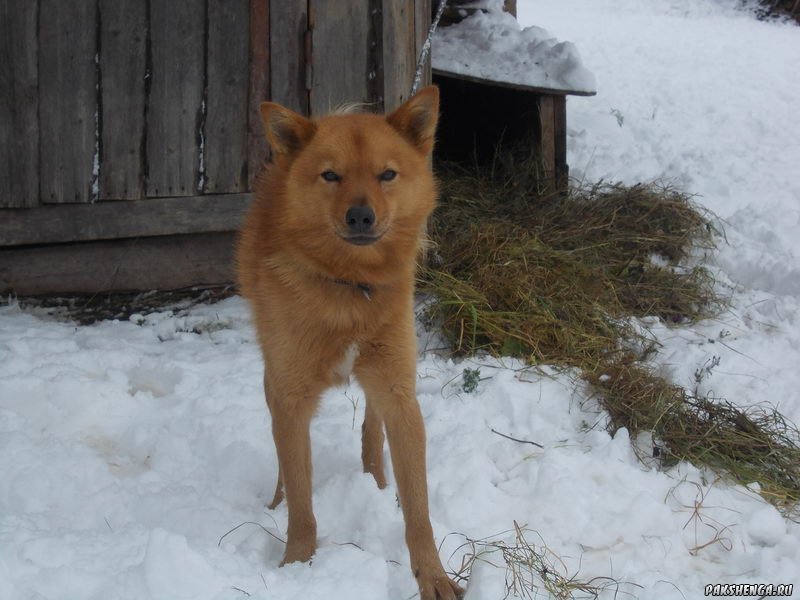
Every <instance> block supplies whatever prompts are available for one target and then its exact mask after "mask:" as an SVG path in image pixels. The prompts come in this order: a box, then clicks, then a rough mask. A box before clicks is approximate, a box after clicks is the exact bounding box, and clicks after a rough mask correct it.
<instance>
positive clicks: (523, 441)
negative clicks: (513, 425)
mask: <svg viewBox="0 0 800 600" xmlns="http://www.w3.org/2000/svg"><path fill="white" fill-rule="evenodd" d="M491 432H492V433H496V434H497V435H499V436H500V437H504V438H506V439H507V440H511V441H512V442H519V443H520V444H530V445H531V446H536V447H537V448H544V446H542V445H541V444H538V443H536V442H532V441H530V440H520V439H517V438H515V437H511V436H510V435H506V434H505V433H500V432H499V431H495V430H494V429H492V430H491Z"/></svg>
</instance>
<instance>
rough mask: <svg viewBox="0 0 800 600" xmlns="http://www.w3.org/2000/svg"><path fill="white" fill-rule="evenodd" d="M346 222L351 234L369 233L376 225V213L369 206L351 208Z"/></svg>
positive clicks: (345, 217) (345, 218)
mask: <svg viewBox="0 0 800 600" xmlns="http://www.w3.org/2000/svg"><path fill="white" fill-rule="evenodd" d="M344 220H345V222H346V223H347V228H348V229H349V230H350V233H369V232H370V231H371V230H372V226H373V225H375V211H373V210H372V209H371V208H370V207H369V206H351V207H350V208H348V209H347V214H345V216H344Z"/></svg>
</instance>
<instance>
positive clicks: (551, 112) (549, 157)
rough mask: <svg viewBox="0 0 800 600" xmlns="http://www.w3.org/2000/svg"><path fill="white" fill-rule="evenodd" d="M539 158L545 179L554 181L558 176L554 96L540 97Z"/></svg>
mask: <svg viewBox="0 0 800 600" xmlns="http://www.w3.org/2000/svg"><path fill="white" fill-rule="evenodd" d="M537 102H538V104H539V124H540V127H541V129H540V136H539V156H540V159H541V161H542V166H543V168H544V174H545V177H546V178H548V179H554V178H555V175H556V137H555V135H556V132H555V107H554V104H555V102H554V100H553V96H539V97H538V99H537Z"/></svg>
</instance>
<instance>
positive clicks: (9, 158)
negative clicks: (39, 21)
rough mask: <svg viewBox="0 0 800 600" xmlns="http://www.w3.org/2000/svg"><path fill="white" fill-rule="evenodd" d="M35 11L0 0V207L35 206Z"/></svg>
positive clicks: (33, 5) (31, 4)
mask: <svg viewBox="0 0 800 600" xmlns="http://www.w3.org/2000/svg"><path fill="white" fill-rule="evenodd" d="M37 10H38V5H37V2H35V1H28V2H18V1H15V0H0V57H2V59H0V140H2V142H0V207H25V206H36V205H37V204H39V116H38V110H39V81H38V65H37V40H38V32H37V30H36V16H37Z"/></svg>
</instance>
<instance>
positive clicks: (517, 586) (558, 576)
mask: <svg viewBox="0 0 800 600" xmlns="http://www.w3.org/2000/svg"><path fill="white" fill-rule="evenodd" d="M509 533H513V534H514V539H513V541H511V542H506V541H504V540H503V539H502V538H503V537H507V535H506V534H509ZM531 535H538V534H537V533H536V532H533V531H531V530H530V529H528V528H527V527H525V526H520V525H518V524H517V522H516V521H515V522H514V530H513V531H512V532H503V533H501V534H497V535H496V536H491V537H490V538H485V539H479V540H476V539H472V538H469V537H466V536H464V537H465V542H464V543H463V544H461V546H459V548H458V549H457V550H456V552H458V551H460V550H465V552H464V556H463V558H462V561H461V565H460V566H459V568H458V570H457V571H456V572H455V573H453V576H454V578H455V579H456V580H457V581H464V580H467V579H468V576H469V574H470V573H471V572H472V569H473V568H474V567H475V563H476V562H483V563H486V564H488V565H491V566H493V567H495V568H498V569H503V570H504V571H505V587H506V589H505V596H504V598H511V597H513V598H528V599H530V600H534V599H536V598H551V599H555V600H579V599H584V598H585V599H591V600H595V599H596V598H598V597H599V596H600V594H601V593H602V592H603V591H605V590H608V589H613V590H614V591H615V592H616V593H620V592H621V591H622V590H621V587H627V586H634V587H638V586H636V585H635V584H627V586H623V584H621V583H620V582H619V581H617V580H615V579H612V578H610V577H595V578H592V579H588V580H587V579H581V578H580V577H578V575H577V574H576V573H570V572H569V568H568V567H567V564H566V563H565V562H564V560H563V559H562V558H561V557H560V556H559V555H558V554H556V553H555V552H553V551H552V550H551V549H550V548H548V547H547V545H546V544H545V543H544V541H543V540H542V539H541V537H540V539H539V543H538V544H537V543H534V542H531V541H529V540H528V538H529V537H530V536H531ZM496 538H500V539H496Z"/></svg>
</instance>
